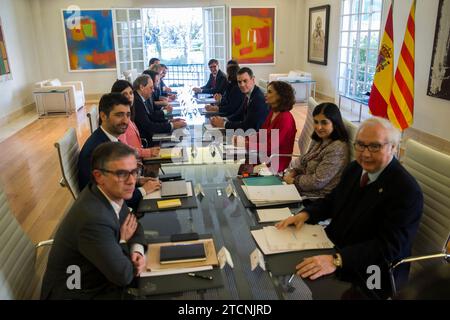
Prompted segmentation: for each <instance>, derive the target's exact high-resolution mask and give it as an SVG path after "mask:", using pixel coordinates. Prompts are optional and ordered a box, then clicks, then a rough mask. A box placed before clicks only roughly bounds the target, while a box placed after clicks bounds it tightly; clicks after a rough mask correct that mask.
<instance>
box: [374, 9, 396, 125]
mask: <svg viewBox="0 0 450 320" xmlns="http://www.w3.org/2000/svg"><path fill="white" fill-rule="evenodd" d="M393 78H394V28H393V26H392V3H391V7H390V8H389V13H388V16H387V19H386V25H385V26H384V34H383V39H382V41H381V46H380V52H379V53H378V61H377V67H376V71H375V76H374V78H373V84H372V90H371V91H370V98H369V108H370V112H371V113H372V115H374V116H379V117H383V118H387V117H388V115H387V109H388V104H389V97H390V95H391V90H392V81H393Z"/></svg>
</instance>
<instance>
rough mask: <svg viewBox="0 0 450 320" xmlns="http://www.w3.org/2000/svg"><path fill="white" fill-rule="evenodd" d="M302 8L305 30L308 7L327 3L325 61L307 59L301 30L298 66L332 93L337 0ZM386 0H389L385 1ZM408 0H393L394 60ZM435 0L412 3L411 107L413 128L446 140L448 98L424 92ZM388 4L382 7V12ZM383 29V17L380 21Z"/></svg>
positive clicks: (318, 0) (312, 1)
mask: <svg viewBox="0 0 450 320" xmlns="http://www.w3.org/2000/svg"><path fill="white" fill-rule="evenodd" d="M305 2H306V8H305V11H304V30H305V31H306V30H308V25H307V23H308V22H307V21H308V15H309V13H308V12H309V8H310V7H316V6H320V5H324V4H330V5H331V20H330V37H329V43H328V65H327V66H320V65H314V64H311V63H308V62H307V51H306V50H307V48H306V47H307V44H308V40H307V34H306V33H307V32H304V43H305V48H304V54H305V58H304V60H303V65H300V67H301V68H303V69H305V70H306V71H309V72H312V73H313V75H314V78H315V79H316V80H317V91H318V92H320V93H323V94H325V95H327V96H330V97H334V96H335V92H336V91H337V81H336V74H337V59H338V45H339V23H340V22H339V13H340V1H339V0H329V1H326V0H306V1H305ZM386 2H388V3H389V1H386ZM411 3H412V0H405V1H395V5H394V9H393V10H394V11H393V18H394V47H395V48H394V49H395V61H396V62H397V60H398V55H399V53H400V49H401V45H402V42H403V36H404V33H405V26H406V21H407V18H408V15H409V10H410V8H411ZM438 4H439V1H438V0H431V1H429V0H428V1H417V7H416V50H415V51H416V52H415V78H414V80H415V81H414V85H415V93H414V100H415V107H414V124H413V128H415V129H418V130H422V131H425V132H427V133H430V134H433V135H435V136H438V137H441V138H444V139H447V140H450V127H449V126H448V124H447V123H448V119H450V101H448V100H443V99H438V98H432V97H429V96H427V95H426V92H427V86H428V78H429V72H430V65H431V54H432V50H433V41H434V31H435V26H436V18H437V8H438ZM387 10H388V7H387V6H386V7H385V15H386V14H387ZM382 28H383V31H384V21H383V22H382Z"/></svg>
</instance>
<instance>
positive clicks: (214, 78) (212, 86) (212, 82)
mask: <svg viewBox="0 0 450 320" xmlns="http://www.w3.org/2000/svg"><path fill="white" fill-rule="evenodd" d="M215 87H216V77H214V76H213V78H212V81H211V88H215Z"/></svg>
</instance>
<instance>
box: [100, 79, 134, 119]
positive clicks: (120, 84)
mask: <svg viewBox="0 0 450 320" xmlns="http://www.w3.org/2000/svg"><path fill="white" fill-rule="evenodd" d="M128 87H130V88H131V90H133V86H132V85H131V83H130V82H129V81H127V80H121V79H120V80H116V82H114V84H113V85H112V87H111V93H120V94H122V91H123V90H125V89H126V88H128ZM130 111H131V117H130V119H131V121H133V122H134V107H133V103H132V104H131V105H130ZM100 121H101V120H100ZM100 124H101V122H100Z"/></svg>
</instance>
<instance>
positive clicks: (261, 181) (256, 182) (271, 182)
mask: <svg viewBox="0 0 450 320" xmlns="http://www.w3.org/2000/svg"><path fill="white" fill-rule="evenodd" d="M242 182H244V184H245V185H246V186H279V185H282V184H283V182H282V181H281V180H280V178H278V177H275V176H267V177H251V178H244V179H242Z"/></svg>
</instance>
